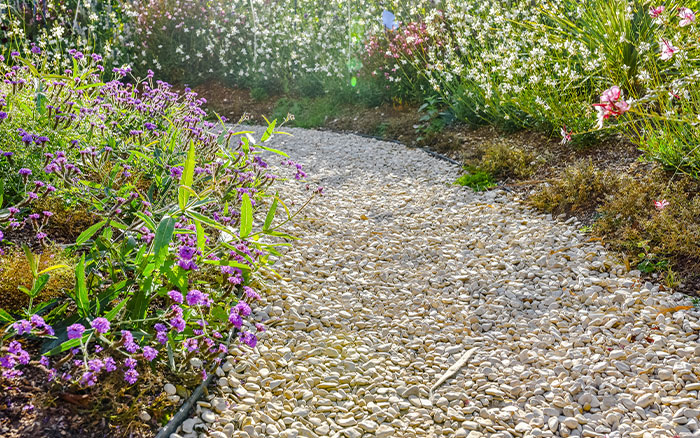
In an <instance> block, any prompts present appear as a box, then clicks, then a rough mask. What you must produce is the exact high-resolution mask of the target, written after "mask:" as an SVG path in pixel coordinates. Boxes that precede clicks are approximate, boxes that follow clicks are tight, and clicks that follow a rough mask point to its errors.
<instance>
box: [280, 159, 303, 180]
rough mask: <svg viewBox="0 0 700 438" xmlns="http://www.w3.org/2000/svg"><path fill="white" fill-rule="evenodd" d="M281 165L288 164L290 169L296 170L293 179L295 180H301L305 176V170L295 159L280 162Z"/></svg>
mask: <svg viewBox="0 0 700 438" xmlns="http://www.w3.org/2000/svg"><path fill="white" fill-rule="evenodd" d="M282 165H283V166H289V167H291V168H292V169H294V170H296V174H295V175H294V179H296V180H301V179H304V178H306V172H304V170H303V167H304V166H303V165H301V164H299V163H297V162H296V161H292V160H286V161H283V162H282Z"/></svg>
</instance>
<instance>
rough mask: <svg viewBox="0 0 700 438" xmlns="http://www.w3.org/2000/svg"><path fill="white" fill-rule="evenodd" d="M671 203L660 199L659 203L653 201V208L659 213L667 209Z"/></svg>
mask: <svg viewBox="0 0 700 438" xmlns="http://www.w3.org/2000/svg"><path fill="white" fill-rule="evenodd" d="M670 204H671V203H670V202H668V201H667V200H665V199H662V200H660V201H654V207H656V209H657V210H659V211H661V210H663V209H664V208H666V207H668V206H669V205H670Z"/></svg>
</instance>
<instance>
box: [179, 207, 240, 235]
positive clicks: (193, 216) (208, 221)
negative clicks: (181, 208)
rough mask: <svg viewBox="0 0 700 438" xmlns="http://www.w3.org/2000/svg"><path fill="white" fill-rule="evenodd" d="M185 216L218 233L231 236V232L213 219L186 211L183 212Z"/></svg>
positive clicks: (192, 211)
mask: <svg viewBox="0 0 700 438" xmlns="http://www.w3.org/2000/svg"><path fill="white" fill-rule="evenodd" d="M185 216H187V217H189V218H191V219H196V220H198V221H200V222H202V223H204V224H207V225H209V226H210V227H212V228H216V229H217V230H219V231H223V232H224V233H228V234H232V231H231V230H230V229H227V228H226V227H225V226H223V225H221V224H220V223H218V222H217V221H215V220H214V219H212V218H210V217H207V216H205V215H203V214H201V213H199V212H196V211H194V210H191V209H190V210H186V211H185Z"/></svg>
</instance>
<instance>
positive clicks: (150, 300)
mask: <svg viewBox="0 0 700 438" xmlns="http://www.w3.org/2000/svg"><path fill="white" fill-rule="evenodd" d="M41 56H42V55H40V54H36V58H35V60H37V59H38V60H39V61H41ZM21 61H22V62H23V63H25V65H24V66H21V67H11V66H9V65H7V64H5V63H3V64H0V71H1V72H2V73H6V74H7V76H6V77H11V78H13V80H14V81H13V82H15V83H10V81H8V82H5V83H2V84H0V95H1V96H3V102H2V106H3V110H5V109H6V110H7V112H8V117H6V118H3V119H1V120H0V129H2V130H5V132H6V133H7V136H6V138H4V141H5V142H6V145H7V146H5V148H6V150H11V151H13V155H11V156H9V157H8V156H6V157H4V158H3V160H4V162H3V167H1V168H0V179H2V180H5V181H8V180H10V179H11V177H12V176H14V175H19V182H18V184H16V185H15V186H13V187H11V190H5V194H6V195H7V196H6V201H5V203H4V205H3V207H4V208H1V209H0V231H2V233H3V234H2V235H1V237H2V239H0V240H1V241H2V245H3V246H5V247H7V250H8V251H11V250H12V248H13V247H16V246H21V247H22V248H23V252H24V257H23V259H24V260H25V261H26V266H27V269H25V271H26V272H24V275H23V276H21V278H20V279H19V281H9V280H8V275H9V274H12V273H17V274H20V272H18V267H19V265H18V264H16V263H14V262H11V263H9V264H10V265H11V267H12V269H11V272H10V271H6V272H3V275H2V276H0V278H2V284H3V286H7V285H9V286H11V287H14V288H15V289H18V290H19V291H20V292H22V293H24V294H26V295H27V296H28V298H29V302H28V304H27V306H26V307H24V308H22V309H20V308H18V307H17V305H16V304H15V303H12V302H11V303H10V304H11V306H8V307H7V308H6V309H5V310H3V312H2V314H1V317H2V318H3V320H6V322H13V321H15V320H17V321H19V322H18V323H17V324H13V325H9V326H6V325H5V324H4V323H3V324H2V325H3V326H4V327H0V329H4V335H3V336H2V337H1V338H0V347H2V345H1V344H2V343H3V342H5V340H7V339H10V338H12V337H14V336H16V335H23V334H24V333H27V332H30V333H31V335H32V336H35V337H37V338H39V339H43V340H44V344H43V347H42V350H43V352H44V353H45V354H47V355H49V356H56V358H55V360H56V361H58V363H59V365H57V366H56V367H57V368H58V369H61V373H63V372H69V373H70V374H71V375H72V376H75V377H74V378H72V379H68V380H60V381H59V380H57V381H56V383H58V384H59V385H58V386H65V385H75V386H78V387H87V386H92V384H94V383H93V382H92V378H93V377H96V375H97V374H99V373H100V371H96V372H94V373H95V376H92V375H91V374H90V373H92V372H93V371H90V370H88V369H87V363H88V362H89V360H92V359H96V358H99V359H100V360H103V359H106V358H105V357H104V356H105V354H107V353H109V354H111V355H112V356H110V358H111V359H114V360H115V361H117V362H116V363H118V364H120V365H119V366H123V367H126V368H128V369H135V365H133V364H132V363H131V362H130V360H133V358H134V357H137V358H141V359H140V360H142V361H144V360H145V361H147V362H152V361H154V360H156V359H155V358H156V357H157V358H158V359H157V361H161V362H162V364H163V365H167V366H170V367H172V368H173V369H172V371H175V372H178V373H179V374H180V375H183V376H195V375H198V374H199V373H200V371H201V370H199V369H198V367H196V366H193V365H192V362H191V361H190V359H192V358H193V357H194V356H195V354H196V355H197V358H198V359H199V360H201V361H203V363H204V364H206V367H207V369H210V368H211V366H212V365H213V363H214V362H213V360H214V358H215V357H216V356H217V355H218V354H219V353H220V352H222V350H225V347H226V346H225V345H219V343H220V342H221V341H218V340H217V339H220V338H222V337H223V335H222V334H223V333H229V332H231V333H233V330H234V329H236V330H238V329H241V342H245V343H247V344H248V345H251V346H252V345H254V344H255V342H256V338H255V335H254V334H253V333H252V332H247V331H243V330H242V323H243V319H245V318H246V317H248V316H249V314H250V312H251V310H250V305H252V304H254V302H255V300H256V298H258V299H259V293H258V292H256V291H255V290H254V289H253V287H263V285H264V283H263V279H262V276H261V273H262V272H267V271H271V272H274V271H272V267H271V266H272V264H273V263H274V262H275V260H276V259H277V258H278V257H281V253H280V252H279V251H278V250H277V247H278V246H284V245H287V243H286V242H285V241H286V240H293V239H294V237H293V236H291V235H289V234H287V233H285V232H284V229H283V227H284V226H285V225H286V224H288V223H289V222H291V221H292V220H293V219H294V217H295V216H296V215H297V214H298V213H299V211H300V209H297V210H296V211H290V209H289V207H287V206H286V205H285V204H284V202H283V200H282V199H281V198H280V197H279V196H277V195H275V196H274V199H270V198H272V196H271V195H269V194H268V193H267V190H268V189H269V188H270V186H271V185H272V184H273V182H274V181H275V179H276V177H273V176H271V175H270V174H268V173H267V171H266V170H265V169H266V168H267V164H266V163H265V161H264V160H263V156H262V155H261V154H262V153H263V152H265V153H266V154H270V153H276V154H278V155H280V156H283V157H286V158H288V157H287V155H286V154H285V153H284V152H281V151H277V150H275V149H273V148H270V147H269V146H267V145H266V144H265V143H266V142H268V141H270V140H271V139H272V138H273V136H274V135H276V134H278V133H279V131H278V126H277V123H276V121H272V122H270V123H269V125H268V127H267V129H266V130H265V132H264V133H263V134H262V136H261V137H260V140H259V141H258V140H256V139H255V137H254V136H253V134H254V133H253V132H251V131H239V132H236V131H234V130H233V129H230V127H228V126H225V125H222V126H220V127H218V130H217V127H216V126H215V125H213V124H211V123H209V122H206V121H205V120H204V119H203V117H204V115H205V112H204V111H203V110H202V109H201V108H200V106H199V105H200V103H201V102H199V101H197V100H196V99H195V95H194V94H193V93H189V92H188V93H185V94H183V95H179V94H177V93H174V92H172V91H171V87H170V86H169V85H167V84H164V83H157V84H153V83H152V82H151V80H150V78H148V79H146V80H143V81H141V82H139V83H138V84H136V86H133V85H125V84H123V83H121V82H119V81H111V82H108V83H104V82H102V80H101V77H100V75H99V73H95V72H96V71H97V70H99V68H98V66H99V65H100V64H99V63H98V61H96V60H94V59H90V60H86V59H84V58H82V59H76V61H75V62H74V68H73V70H72V71H71V72H70V75H60V74H56V73H55V72H54V71H50V70H49V71H44V70H39V69H37V68H36V67H35V66H34V64H33V63H30V62H29V61H28V60H21ZM36 64H37V65H45V64H43V63H41V62H37V63H36ZM93 73H94V74H93ZM122 73H124V72H122ZM29 84H32V86H29ZM37 84H40V86H39V85H37ZM36 89H41V90H46V92H45V94H46V99H47V103H48V104H47V106H46V108H47V109H50V110H51V111H49V110H47V111H44V110H43V109H42V107H41V106H36V105H29V104H27V103H28V102H31V101H32V99H33V98H34V97H35V95H36ZM137 90H143V91H137ZM98 96H99V98H98ZM137 97H138V98H137ZM115 108H118V111H117V110H115ZM59 110H60V112H58V111H59ZM50 112H53V114H50ZM56 115H58V117H56ZM70 115H73V116H72V117H71V116H70ZM18 126H19V127H22V131H21V132H20V133H19V134H17V129H15V128H16V127H18ZM35 156H40V157H42V162H41V164H38V163H34V162H33V161H32V160H33V158H34V157H35ZM28 163H33V164H31V165H32V166H36V167H34V170H32V169H30V168H29V167H28V166H29V164H28ZM289 163H293V162H289ZM293 164H294V165H293V168H294V169H295V171H298V169H300V167H297V165H296V163H293ZM289 165H290V166H292V164H289ZM30 172H31V173H30ZM299 172H300V171H299ZM300 174H302V173H298V174H297V175H296V176H297V178H300V177H299V175H300ZM232 175H234V176H237V175H241V176H243V175H245V177H240V178H239V177H232ZM30 176H31V178H29V177H30ZM319 192H320V191H315V192H314V194H317V193H319ZM49 196H53V197H56V198H58V199H59V200H63V199H67V200H70V201H71V203H73V204H75V205H80V206H83V208H84V209H87V210H90V212H91V214H92V215H91V216H90V217H91V219H92V221H89V222H88V223H86V224H85V226H84V228H82V229H80V231H79V233H78V234H77V236H75V237H73V238H70V237H69V236H67V235H58V236H55V235H48V234H47V233H46V232H45V231H49V227H48V223H49V222H50V221H51V218H52V217H54V216H56V215H57V213H64V211H60V212H59V211H57V212H53V213H52V212H48V211H47V212H40V213H34V212H35V211H36V210H35V208H36V204H38V203H40V202H45V200H46V199H48V197H49ZM313 196H314V195H311V196H310V198H312V197H313ZM41 205H49V204H47V203H44V204H41ZM268 205H269V208H268ZM279 205H282V206H283V207H284V214H285V215H286V218H282V219H280V216H283V215H280V214H278V213H279V211H278V208H277V207H278V206H279ZM263 219H264V220H263ZM275 222H277V223H276V224H275ZM260 224H262V226H260ZM54 239H56V240H58V239H61V240H63V241H64V242H65V241H67V243H66V244H64V246H65V248H66V249H65V251H61V252H60V257H59V258H58V259H60V260H63V259H65V258H68V257H70V258H71V259H77V263H56V264H51V265H49V266H44V265H42V264H41V260H43V259H44V256H43V255H41V254H40V252H39V251H35V250H34V249H33V248H42V247H45V246H47V245H49V244H50V242H52V241H53V240H54ZM13 254H14V252H13ZM4 267H5V261H4V260H3V268H4ZM68 267H73V268H74V269H73V270H72V271H73V275H71V280H73V282H71V284H70V287H68V285H67V284H66V283H65V282H58V283H57V282H56V281H54V279H53V278H52V277H53V276H54V275H56V276H57V279H60V278H62V277H61V275H60V273H61V272H62V271H63V270H67V269H65V268H68ZM68 271H70V270H68ZM5 274H8V275H5ZM5 283H7V285H6V284H5ZM47 292H51V293H50V294H47ZM14 295H17V294H14ZM183 296H186V299H185V300H184V302H183V298H182V297H183ZM35 299H36V300H38V301H39V304H37V305H35V304H36V303H35V302H34V301H35ZM40 313H41V315H43V318H44V319H41V320H40V321H45V323H48V324H51V325H52V329H51V330H49V329H47V327H45V326H44V325H42V324H44V322H41V324H39V323H38V322H36V321H37V319H36V318H38V317H39V314H40ZM30 319H31V321H32V322H31V323H28V322H27V321H28V320H30ZM105 320H106V321H109V324H106V323H105ZM96 321H102V323H101V324H100V325H99V326H96V325H95V322H96ZM23 324H24V325H23ZM27 324H29V325H30V328H29V329H25V327H26V325H27ZM76 327H77V328H76ZM98 327H107V328H98ZM78 328H79V329H80V330H79V331H76V330H78ZM54 332H55V334H54ZM76 333H77V334H76ZM125 333H128V334H125ZM98 345H99V346H100V348H99V349H97V348H93V347H96V346H98ZM75 349H78V350H75ZM141 349H142V350H143V354H142V355H140V356H139V355H135V352H136V351H137V350H138V351H141ZM149 349H150V350H149ZM124 350H126V352H127V353H128V354H125V353H124V352H123V351H124ZM76 351H78V352H76ZM101 352H105V353H101ZM195 352H196V353H195ZM139 354H141V353H139ZM75 356H79V357H81V359H82V360H74V361H70V359H71V358H73V357H75ZM168 357H171V358H174V359H177V363H175V361H174V360H169V359H167V358H168ZM129 364H131V365H129ZM142 366H145V363H144V364H143V365H142ZM127 373H128V371H127ZM86 374H87V377H86ZM125 375H128V374H125ZM137 377H138V373H136V374H135V375H134V374H131V377H129V378H128V379H127V382H130V381H132V380H133V381H136V378H137ZM51 379H53V377H51ZM131 383H133V382H131Z"/></svg>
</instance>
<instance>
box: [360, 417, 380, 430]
mask: <svg viewBox="0 0 700 438" xmlns="http://www.w3.org/2000/svg"><path fill="white" fill-rule="evenodd" d="M358 426H360V427H361V428H362V429H363V430H364V431H365V432H374V431H375V430H377V427H379V425H378V424H377V423H376V422H374V421H372V420H362V421H360V422H359V423H358Z"/></svg>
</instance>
